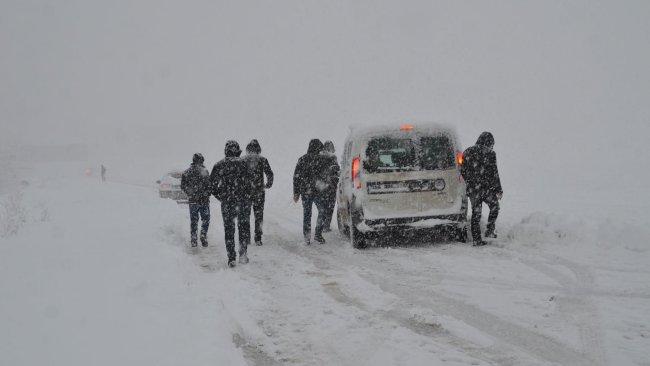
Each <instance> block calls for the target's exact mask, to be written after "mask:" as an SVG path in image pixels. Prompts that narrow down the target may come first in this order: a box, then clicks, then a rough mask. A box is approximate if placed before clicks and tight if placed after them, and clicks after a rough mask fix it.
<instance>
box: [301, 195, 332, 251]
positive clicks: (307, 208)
mask: <svg viewBox="0 0 650 366" xmlns="http://www.w3.org/2000/svg"><path fill="white" fill-rule="evenodd" d="M314 203H315V204H316V209H318V219H317V220H316V232H315V233H314V237H316V238H320V237H322V236H323V225H324V223H325V212H326V210H327V209H326V205H325V199H324V197H322V196H321V195H316V194H314V195H312V194H310V195H303V196H302V214H303V217H302V234H303V235H304V237H305V240H307V239H311V209H312V205H313V204H314Z"/></svg>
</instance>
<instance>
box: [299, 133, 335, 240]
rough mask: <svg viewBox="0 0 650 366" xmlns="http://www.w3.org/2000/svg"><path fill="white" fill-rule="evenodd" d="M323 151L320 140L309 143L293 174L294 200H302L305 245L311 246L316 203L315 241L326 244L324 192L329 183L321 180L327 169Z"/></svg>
mask: <svg viewBox="0 0 650 366" xmlns="http://www.w3.org/2000/svg"><path fill="white" fill-rule="evenodd" d="M322 150H323V143H322V142H321V141H320V140H318V139H313V140H311V141H310V142H309V148H308V149H307V154H305V155H303V156H301V157H300V159H298V163H297V164H296V169H295V171H294V174H293V200H294V202H298V200H299V199H301V198H302V208H303V222H302V233H303V236H304V239H305V244H307V245H309V244H311V211H312V206H313V204H314V203H315V204H316V208H317V209H318V219H317V221H316V230H315V233H314V240H315V241H317V242H319V243H321V244H324V243H325V239H324V238H323V225H324V223H325V210H326V208H325V204H324V201H325V200H324V193H323V192H324V191H325V189H326V188H327V183H326V182H324V181H323V180H322V179H321V176H322V172H323V171H324V170H325V169H326V165H327V161H326V160H325V157H324V156H323V155H321V154H320V152H321V151H322Z"/></svg>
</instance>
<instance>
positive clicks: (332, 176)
mask: <svg viewBox="0 0 650 366" xmlns="http://www.w3.org/2000/svg"><path fill="white" fill-rule="evenodd" d="M323 146H324V148H323V151H322V152H321V154H323V156H325V158H326V160H327V169H326V170H325V172H324V174H325V179H326V181H327V185H328V186H327V188H326V189H325V190H324V191H323V195H324V199H325V222H324V223H323V231H325V232H329V231H332V227H331V225H332V216H333V215H334V206H335V205H336V190H337V188H338V185H339V174H340V172H341V167H340V166H339V162H338V159H337V158H336V153H335V152H336V151H335V150H334V144H333V143H332V141H325V144H324V145H323Z"/></svg>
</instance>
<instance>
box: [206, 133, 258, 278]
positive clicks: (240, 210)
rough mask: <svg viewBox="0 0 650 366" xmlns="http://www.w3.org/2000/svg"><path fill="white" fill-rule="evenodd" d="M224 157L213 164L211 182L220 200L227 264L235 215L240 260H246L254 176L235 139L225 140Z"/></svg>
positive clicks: (231, 256) (231, 254)
mask: <svg viewBox="0 0 650 366" xmlns="http://www.w3.org/2000/svg"><path fill="white" fill-rule="evenodd" d="M225 154H226V157H225V158H224V159H222V160H220V161H219V162H217V163H216V164H214V167H213V168H212V173H211V174H210V183H211V185H212V193H213V194H214V196H215V197H216V198H217V199H218V200H219V201H221V215H222V216H223V226H224V232H225V236H226V250H227V251H228V266H230V267H234V266H235V264H236V259H237V254H236V252H235V219H237V226H238V229H239V263H241V264H245V263H248V255H247V252H246V251H247V249H248V244H250V237H251V232H250V230H251V228H250V204H251V202H250V200H251V195H252V181H253V177H252V174H251V173H250V171H249V170H248V165H247V164H246V162H245V161H244V160H243V159H241V158H240V157H239V155H240V154H241V150H240V149H239V144H238V143H237V141H233V140H230V141H228V142H226V148H225Z"/></svg>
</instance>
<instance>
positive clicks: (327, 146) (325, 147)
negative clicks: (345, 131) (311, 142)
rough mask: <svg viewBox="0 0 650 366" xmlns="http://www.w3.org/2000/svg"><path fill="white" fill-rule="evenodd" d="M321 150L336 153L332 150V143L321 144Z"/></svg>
mask: <svg viewBox="0 0 650 366" xmlns="http://www.w3.org/2000/svg"><path fill="white" fill-rule="evenodd" d="M323 150H324V151H326V152H328V153H332V154H334V153H335V152H336V150H334V144H333V143H332V141H325V143H324V144H323Z"/></svg>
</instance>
